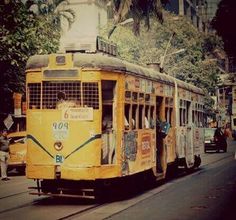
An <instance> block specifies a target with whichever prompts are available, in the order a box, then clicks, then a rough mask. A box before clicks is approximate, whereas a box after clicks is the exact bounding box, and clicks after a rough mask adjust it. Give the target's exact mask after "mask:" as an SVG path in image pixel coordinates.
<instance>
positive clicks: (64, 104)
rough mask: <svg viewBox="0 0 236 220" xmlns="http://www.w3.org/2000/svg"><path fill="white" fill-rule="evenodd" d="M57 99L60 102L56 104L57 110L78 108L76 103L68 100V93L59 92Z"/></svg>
mask: <svg viewBox="0 0 236 220" xmlns="http://www.w3.org/2000/svg"><path fill="white" fill-rule="evenodd" d="M57 99H58V102H57V104H56V108H57V109H65V108H75V107H78V106H77V104H76V102H75V101H72V100H71V101H69V100H66V93H65V92H62V91H60V92H58V94H57Z"/></svg>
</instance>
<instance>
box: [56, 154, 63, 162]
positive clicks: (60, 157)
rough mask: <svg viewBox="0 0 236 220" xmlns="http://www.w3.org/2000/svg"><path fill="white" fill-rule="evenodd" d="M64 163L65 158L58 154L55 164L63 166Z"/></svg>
mask: <svg viewBox="0 0 236 220" xmlns="http://www.w3.org/2000/svg"><path fill="white" fill-rule="evenodd" d="M63 161H64V157H63V156H62V155H59V154H57V155H56V156H55V164H62V163H63Z"/></svg>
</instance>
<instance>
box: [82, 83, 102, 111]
mask: <svg viewBox="0 0 236 220" xmlns="http://www.w3.org/2000/svg"><path fill="white" fill-rule="evenodd" d="M83 105H84V106H87V107H93V108H94V109H99V95H98V83H87V82H86V83H83Z"/></svg>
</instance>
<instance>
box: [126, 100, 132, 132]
mask: <svg viewBox="0 0 236 220" xmlns="http://www.w3.org/2000/svg"><path fill="white" fill-rule="evenodd" d="M130 107H131V105H130V104H125V130H129V129H130Z"/></svg>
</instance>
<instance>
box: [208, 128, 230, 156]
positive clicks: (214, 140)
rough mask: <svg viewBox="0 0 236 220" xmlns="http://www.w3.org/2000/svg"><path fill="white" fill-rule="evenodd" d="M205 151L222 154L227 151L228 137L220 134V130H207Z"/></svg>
mask: <svg viewBox="0 0 236 220" xmlns="http://www.w3.org/2000/svg"><path fill="white" fill-rule="evenodd" d="M204 142H205V143H204V151H205V153H206V152H207V151H208V150H214V151H217V152H220V150H223V151H224V152H226V151H227V142H226V137H225V136H224V134H223V133H221V132H220V129H219V128H205V133H204Z"/></svg>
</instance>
